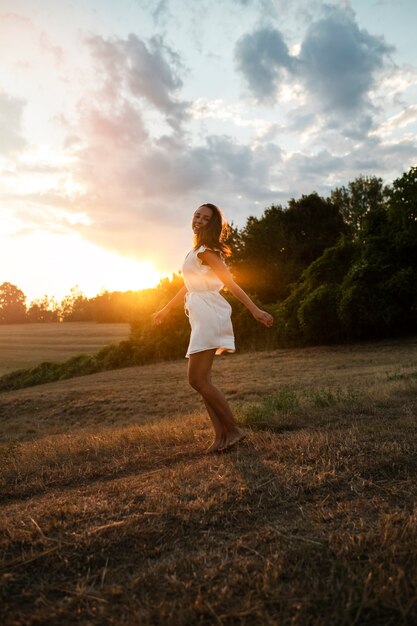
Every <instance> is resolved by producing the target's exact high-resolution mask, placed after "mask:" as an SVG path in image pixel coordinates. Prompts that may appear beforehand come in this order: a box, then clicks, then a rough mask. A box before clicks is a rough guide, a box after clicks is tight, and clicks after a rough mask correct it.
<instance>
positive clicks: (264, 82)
mask: <svg viewBox="0 0 417 626" xmlns="http://www.w3.org/2000/svg"><path fill="white" fill-rule="evenodd" d="M235 60H236V65H237V68H238V70H239V71H240V72H242V74H243V76H244V77H245V79H246V82H247V85H248V87H249V89H250V90H251V92H252V93H253V94H254V95H255V96H256V97H257V98H258V99H259V100H271V99H273V98H274V97H275V96H276V93H277V89H278V87H279V85H280V83H281V81H282V80H283V77H284V70H287V71H289V70H291V68H292V65H293V59H292V58H291V56H290V55H289V52H288V47H287V44H286V43H285V41H284V38H283V36H282V35H281V33H280V32H279V31H278V30H275V29H274V28H270V27H268V28H267V27H265V28H260V29H258V30H256V31H254V32H253V33H250V34H247V35H244V36H243V37H242V38H241V39H240V40H239V41H238V42H237V44H236V48H235Z"/></svg>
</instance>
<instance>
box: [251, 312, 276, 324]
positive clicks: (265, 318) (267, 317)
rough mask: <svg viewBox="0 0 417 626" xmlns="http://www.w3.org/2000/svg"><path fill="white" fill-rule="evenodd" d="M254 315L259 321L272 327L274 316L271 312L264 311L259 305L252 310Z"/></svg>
mask: <svg viewBox="0 0 417 626" xmlns="http://www.w3.org/2000/svg"><path fill="white" fill-rule="evenodd" d="M252 315H253V317H254V318H255V319H256V321H257V322H260V323H261V324H263V325H264V326H266V327H267V328H271V326H272V324H273V323H274V318H273V317H272V315H271V314H270V313H267V311H262V309H259V308H258V307H256V309H255V310H254V311H253V312H252Z"/></svg>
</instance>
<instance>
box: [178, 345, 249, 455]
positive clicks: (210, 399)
mask: <svg viewBox="0 0 417 626" xmlns="http://www.w3.org/2000/svg"><path fill="white" fill-rule="evenodd" d="M215 352H216V351H215V350H204V351H202V352H196V353H195V354H191V355H190V358H189V362H188V380H189V383H190V385H191V386H192V387H193V388H194V389H196V391H198V392H199V393H200V394H201V396H202V397H203V400H204V403H205V405H206V407H207V411H208V413H209V416H210V418H211V420H212V423H213V428H214V431H215V435H216V437H215V441H214V442H213V444H212V446H210V448H209V451H214V450H216V449H220V448H222V449H224V448H226V447H229V446H231V445H233V444H234V443H236V442H237V441H239V440H240V439H242V438H243V437H244V433H243V431H242V430H241V429H240V428H239V427H238V425H237V422H236V420H235V418H234V416H233V413H232V411H231V410H230V406H229V404H228V402H227V400H226V398H225V397H224V395H223V394H222V392H221V391H220V390H219V389H217V387H215V386H214V385H213V383H212V382H211V367H212V364H213V359H214V355H215Z"/></svg>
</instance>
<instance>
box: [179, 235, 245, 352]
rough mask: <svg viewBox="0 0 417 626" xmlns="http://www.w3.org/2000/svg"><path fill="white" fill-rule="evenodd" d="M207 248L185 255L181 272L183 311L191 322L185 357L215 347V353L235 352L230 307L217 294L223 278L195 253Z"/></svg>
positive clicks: (203, 247) (202, 247) (201, 247)
mask: <svg viewBox="0 0 417 626" xmlns="http://www.w3.org/2000/svg"><path fill="white" fill-rule="evenodd" d="M207 249H208V248H207V247H206V246H200V247H199V248H197V250H195V249H194V248H193V249H192V250H191V251H190V252H189V253H188V254H187V256H186V257H185V259H184V263H183V266H182V274H183V278H184V283H185V286H186V287H187V290H188V292H187V295H186V296H185V312H186V314H187V315H188V318H189V320H190V325H191V337H190V343H189V346H188V350H187V354H186V355H185V356H186V357H189V356H190V354H194V353H195V352H202V351H203V350H210V349H213V348H216V354H221V353H222V352H234V351H235V338H234V335H233V327H232V321H231V317H230V316H231V313H232V307H231V306H230V304H229V303H228V302H227V300H225V299H224V298H223V296H221V295H220V293H219V292H220V289H222V287H223V283H222V281H221V280H220V279H219V277H218V276H217V275H216V273H215V272H214V271H213V270H212V269H211V267H210V266H209V265H203V262H202V260H201V259H200V258H199V256H198V254H199V253H201V252H204V251H205V250H207Z"/></svg>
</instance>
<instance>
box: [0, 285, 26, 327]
mask: <svg viewBox="0 0 417 626" xmlns="http://www.w3.org/2000/svg"><path fill="white" fill-rule="evenodd" d="M25 321H26V296H25V294H24V293H23V291H21V290H20V289H19V288H18V287H16V285H12V284H11V283H3V284H2V285H0V324H21V323H22V322H25Z"/></svg>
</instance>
